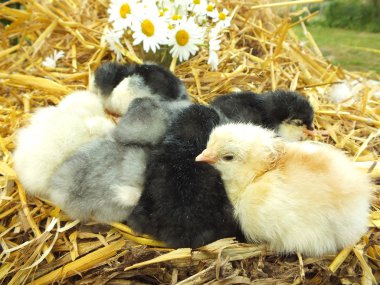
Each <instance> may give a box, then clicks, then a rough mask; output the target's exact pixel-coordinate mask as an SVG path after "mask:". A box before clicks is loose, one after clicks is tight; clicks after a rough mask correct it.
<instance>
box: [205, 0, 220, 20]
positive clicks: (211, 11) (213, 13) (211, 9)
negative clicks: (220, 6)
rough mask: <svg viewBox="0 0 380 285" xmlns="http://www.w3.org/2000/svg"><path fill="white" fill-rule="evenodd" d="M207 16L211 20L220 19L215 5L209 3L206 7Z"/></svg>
mask: <svg viewBox="0 0 380 285" xmlns="http://www.w3.org/2000/svg"><path fill="white" fill-rule="evenodd" d="M206 15H207V17H210V18H211V19H213V20H214V19H216V18H218V17H219V13H218V10H217V9H216V8H215V3H211V2H210V3H208V4H207V6H206Z"/></svg>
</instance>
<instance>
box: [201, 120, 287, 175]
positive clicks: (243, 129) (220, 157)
mask: <svg viewBox="0 0 380 285" xmlns="http://www.w3.org/2000/svg"><path fill="white" fill-rule="evenodd" d="M280 142H281V140H280V139H279V138H276V135H275V133H274V132H273V131H271V130H268V129H264V128H262V127H259V126H255V125H251V124H241V123H239V124H226V125H222V126H218V127H216V128H215V129H214V130H213V131H212V133H211V135H210V138H209V141H208V143H207V148H206V149H205V150H204V151H203V152H202V153H201V154H200V155H198V156H197V158H196V161H203V162H207V163H209V164H212V165H213V166H214V167H215V168H216V169H218V170H219V171H220V172H221V173H222V177H223V180H224V181H232V180H237V179H238V180H240V182H243V181H244V180H247V179H248V180H250V179H252V178H254V177H256V176H257V175H260V173H262V172H263V171H264V170H265V169H267V167H268V165H269V164H270V163H271V161H273V159H274V158H275V157H276V155H277V154H278V152H279V145H280V144H279V143H280Z"/></svg>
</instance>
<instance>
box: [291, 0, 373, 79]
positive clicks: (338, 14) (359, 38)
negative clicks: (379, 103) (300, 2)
mask: <svg viewBox="0 0 380 285" xmlns="http://www.w3.org/2000/svg"><path fill="white" fill-rule="evenodd" d="M306 7H307V9H308V10H309V11H310V12H311V13H313V12H316V11H319V15H318V16H316V17H313V18H312V19H311V20H309V21H308V22H307V23H306V28H307V30H308V31H309V32H310V33H311V34H312V36H313V38H314V39H315V41H316V43H317V44H318V46H319V48H320V49H321V51H322V53H323V55H324V56H325V57H326V58H327V59H328V60H330V61H331V62H333V63H334V64H337V65H341V66H342V67H343V68H345V69H348V70H352V71H373V72H376V73H377V74H380V0H327V1H326V0H325V1H324V2H323V3H318V4H308V5H306ZM299 8H300V7H298V10H299ZM292 10H294V11H295V10H296V9H295V7H293V8H292ZM291 12H292V11H290V13H291ZM307 13H309V12H307ZM291 15H292V14H291ZM302 16H303V17H304V16H306V14H304V15H302ZM297 20H299V16H298V15H297V16H293V22H295V21H297ZM294 31H295V32H296V33H297V35H298V36H299V38H300V39H301V40H303V41H305V42H306V41H307V39H306V37H305V36H304V34H303V30H302V28H301V26H300V25H298V26H296V27H295V28H294Z"/></svg>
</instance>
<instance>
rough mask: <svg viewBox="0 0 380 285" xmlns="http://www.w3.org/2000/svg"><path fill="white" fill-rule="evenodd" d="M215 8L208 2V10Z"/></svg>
mask: <svg viewBox="0 0 380 285" xmlns="http://www.w3.org/2000/svg"><path fill="white" fill-rule="evenodd" d="M213 10H214V6H212V5H211V4H208V5H207V12H212V11H213Z"/></svg>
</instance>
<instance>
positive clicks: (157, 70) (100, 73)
mask: <svg viewBox="0 0 380 285" xmlns="http://www.w3.org/2000/svg"><path fill="white" fill-rule="evenodd" d="M92 90H93V91H94V92H95V93H97V94H99V95H101V97H102V98H103V100H104V104H105V106H106V108H107V109H108V110H109V111H110V112H113V113H115V114H118V115H122V114H124V113H125V111H126V110H127V109H128V105H129V104H130V102H131V101H132V100H133V99H135V98H141V97H147V96H154V97H158V98H160V99H161V100H166V101H173V100H189V98H188V95H187V92H186V88H185V86H184V84H183V83H182V81H181V80H180V79H179V78H177V77H176V76H175V75H174V74H173V73H171V72H170V71H169V70H167V69H166V68H164V67H162V66H160V65H157V64H124V65H123V64H118V63H115V62H107V63H104V64H102V65H101V66H100V67H99V68H98V69H97V70H96V71H95V76H94V81H93V84H92Z"/></svg>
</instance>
